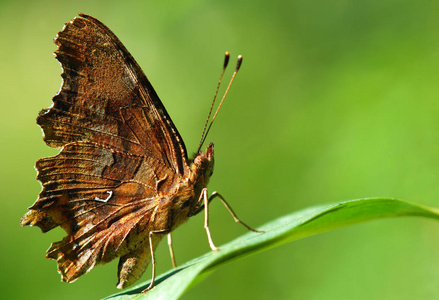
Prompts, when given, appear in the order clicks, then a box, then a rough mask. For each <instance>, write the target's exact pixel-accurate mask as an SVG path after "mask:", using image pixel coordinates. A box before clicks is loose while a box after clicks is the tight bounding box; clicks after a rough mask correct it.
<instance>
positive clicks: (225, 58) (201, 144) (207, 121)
mask: <svg viewBox="0 0 439 300" xmlns="http://www.w3.org/2000/svg"><path fill="white" fill-rule="evenodd" d="M229 59H230V54H229V52H226V54H225V57H224V64H223V70H222V72H221V76H220V79H219V81H218V85H217V87H216V91H215V96H213V101H212V105H211V106H210V110H209V114H208V116H207V119H206V123H205V124H204V128H203V133H202V134H201V140H200V145H199V146H198V150H197V153H198V152H200V150H201V147H202V146H203V142H204V140H205V138H204V134H205V133H206V129H207V124H209V119H210V116H211V114H212V111H213V106H214V104H215V100H216V97H217V96H218V91H219V88H220V85H221V82H222V81H223V76H224V72H225V71H226V68H227V65H228V64H229Z"/></svg>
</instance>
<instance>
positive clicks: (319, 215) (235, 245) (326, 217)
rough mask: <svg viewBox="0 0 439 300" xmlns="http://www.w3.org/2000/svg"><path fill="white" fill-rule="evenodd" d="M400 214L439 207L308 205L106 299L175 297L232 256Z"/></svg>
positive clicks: (390, 202)
mask: <svg viewBox="0 0 439 300" xmlns="http://www.w3.org/2000/svg"><path fill="white" fill-rule="evenodd" d="M399 216H421V217H426V218H434V219H439V210H437V209H433V208H429V207H425V206H421V205H418V204H414V203H410V202H406V201H402V200H397V199H385V198H367V199H358V200H350V201H345V202H340V203H336V204H329V205H321V206H316V207H311V208H307V209H304V210H301V211H298V212H295V213H292V214H289V215H287V216H284V217H281V218H279V219H277V220H274V221H272V222H270V223H267V224H265V225H264V226H262V227H260V228H258V229H260V230H263V231H264V232H263V233H254V232H249V233H247V234H244V235H242V236H241V237H238V238H237V239H235V240H233V241H231V242H230V243H227V244H225V245H222V246H221V247H220V251H215V252H213V251H212V252H209V253H207V254H205V255H203V256H201V257H198V258H196V259H194V260H192V261H190V262H188V263H186V264H184V265H182V266H180V267H178V268H176V269H173V270H170V271H168V272H166V273H164V274H162V275H160V276H158V277H157V278H156V286H155V287H154V288H153V289H152V290H150V291H148V292H147V293H144V294H143V293H141V291H142V290H143V289H144V288H146V287H147V286H148V284H149V281H148V282H145V283H142V284H140V285H138V286H136V287H134V288H131V289H128V290H126V291H124V292H121V293H118V294H115V295H113V296H110V297H108V298H106V299H113V300H116V299H117V300H122V299H123V300H127V299H130V300H131V299H178V298H179V297H180V296H181V295H182V294H183V293H184V292H185V291H186V290H187V289H188V288H189V287H190V286H191V285H193V284H194V283H195V282H198V281H199V280H201V279H202V278H204V277H205V276H206V275H208V274H209V273H210V272H212V271H213V270H214V269H215V268H216V267H218V266H220V265H221V264H224V263H226V262H229V261H231V260H232V259H236V258H238V257H242V256H244V255H249V254H252V253H256V252H260V251H263V250H266V249H268V248H272V247H275V246H278V245H282V244H285V243H287V242H291V241H294V240H298V239H300V238H304V237H307V236H311V235H314V234H317V233H321V232H325V231H329V230H332V229H336V228H340V227H343V226H348V225H352V224H356V223H361V222H365V221H369V220H374V219H381V218H389V217H399Z"/></svg>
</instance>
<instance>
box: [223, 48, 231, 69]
mask: <svg viewBox="0 0 439 300" xmlns="http://www.w3.org/2000/svg"><path fill="white" fill-rule="evenodd" d="M229 59H230V54H229V52H227V51H226V54H225V56H224V66H223V68H224V69H225V68H227V65H228V64H229Z"/></svg>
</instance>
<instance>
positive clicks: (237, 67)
mask: <svg viewBox="0 0 439 300" xmlns="http://www.w3.org/2000/svg"><path fill="white" fill-rule="evenodd" d="M241 64H242V55H238V62H237V63H236V71H238V70H239V68H240V67H241Z"/></svg>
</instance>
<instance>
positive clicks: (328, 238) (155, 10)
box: [0, 0, 439, 299]
mask: <svg viewBox="0 0 439 300" xmlns="http://www.w3.org/2000/svg"><path fill="white" fill-rule="evenodd" d="M78 12H83V13H87V14H91V15H92V16H94V17H96V18H98V19H100V20H101V21H102V22H103V23H105V24H106V25H107V26H109V27H110V28H111V29H112V30H113V31H114V32H115V33H116V35H117V36H118V37H119V38H120V39H121V41H122V42H123V43H124V44H125V46H126V47H127V48H128V49H129V51H130V52H131V53H132V54H133V56H134V57H135V58H136V60H137V62H138V63H139V64H140V66H141V67H142V68H143V70H144V72H145V73H146V74H147V76H148V77H149V79H150V81H151V82H152V84H153V86H154V87H155V89H156V91H157V93H158V94H159V95H160V97H161V99H162V101H163V102H164V104H165V106H166V108H167V110H168V112H169V113H170V115H171V116H172V118H173V120H174V123H175V124H176V126H177V127H178V129H179V131H180V133H181V135H182V136H183V138H184V139H185V142H186V146H187V148H188V151H189V152H193V151H195V150H196V147H197V145H198V141H199V138H200V134H201V131H202V126H203V122H204V120H205V117H206V114H207V111H208V108H209V106H210V102H211V98H212V96H213V93H214V90H215V87H216V84H217V79H218V76H219V72H220V70H221V65H222V60H223V53H224V52H225V51H230V53H231V55H232V64H233V63H234V61H233V59H234V58H235V57H236V56H237V55H238V54H242V55H243V56H244V62H243V65H242V68H241V71H240V74H238V77H237V79H236V82H235V84H234V86H233V87H232V89H231V92H230V94H229V97H228V99H227V100H226V103H225V105H224V106H223V108H222V111H221V113H220V115H219V117H218V119H217V121H216V123H215V126H213V128H212V130H211V133H210V135H209V137H208V141H214V142H215V146H216V147H215V155H216V156H215V158H216V168H215V174H214V176H213V178H212V180H211V184H210V186H209V187H210V189H211V191H213V190H218V191H220V192H221V193H222V194H223V195H225V196H226V198H227V199H228V201H229V202H230V203H231V205H232V207H233V208H234V209H235V211H236V212H237V213H238V215H239V216H240V217H241V218H242V219H243V220H245V221H246V222H247V223H249V224H250V225H252V226H258V225H261V224H263V223H265V222H267V221H269V220H272V219H274V218H277V217H279V216H282V215H284V214H287V213H289V212H292V211H295V210H298V209H301V208H305V207H308V206H312V205H317V204H322V203H331V202H338V201H342V200H348V199H354V198H360V197H378V196H380V197H397V198H401V199H405V200H409V201H415V202H418V203H421V204H425V205H432V206H437V207H439V201H438V199H439V197H438V196H439V189H438V183H439V170H438V169H439V153H438V150H439V122H438V120H437V119H438V115H439V101H438V100H439V84H438V82H439V18H438V12H439V2H434V1H419V2H414V1H396V0H394V1H392V0H387V1H378V0H375V1H347V0H346V1H343V0H339V1H327V0H314V1H312V0H311V1H310V0H301V1H242V0H234V1H227V0H225V1H202V0H190V1H176V0H168V1H141V0H139V1H89V0H87V1H84V0H77V1H53V0H52V1H49V0H47V1H32V2H29V1H24V0H18V1H17V0H16V1H12V0H10V1H1V2H0V36H1V42H0V43H1V47H0V66H1V68H0V76H1V77H0V85H1V109H0V114H1V117H0V130H1V148H0V151H1V153H0V154H1V155H0V170H1V174H0V176H1V178H0V179H1V180H0V193H1V194H0V197H1V201H2V202H1V209H0V210H1V218H0V266H1V267H0V268H1V272H0V282H1V289H0V298H2V299H29V298H31V299H97V298H102V297H104V296H107V295H110V294H112V293H115V292H117V290H116V288H115V284H116V270H117V262H116V261H114V262H112V263H110V264H108V265H106V266H100V267H97V268H96V269H94V270H93V271H92V272H90V273H89V274H87V275H85V276H83V277H82V278H80V279H79V280H78V281H76V282H75V283H72V284H66V283H62V282H60V276H59V274H58V273H57V272H56V263H55V262H53V261H48V260H46V259H45V258H44V256H45V251H46V249H48V247H49V245H50V243H51V242H54V241H57V240H60V239H61V238H62V237H63V236H64V232H63V231H61V230H60V229H57V230H53V232H49V233H46V234H44V235H43V234H41V232H40V230H39V229H38V228H28V227H27V228H21V227H20V225H19V221H20V218H21V216H22V215H23V214H24V213H25V212H26V211H27V209H26V208H27V207H28V206H30V205H31V204H32V203H33V202H34V201H35V199H36V197H37V194H38V192H39V191H40V185H39V183H38V182H37V181H36V180H35V176H36V172H35V170H34V168H33V165H34V162H35V160H37V159H38V158H40V157H44V156H49V155H53V154H55V153H56V151H54V150H53V149H50V148H49V147H47V146H46V145H45V144H44V143H43V141H42V139H41V132H40V129H39V127H38V126H37V125H36V124H35V118H36V116H37V114H38V112H39V110H40V109H42V108H46V107H48V106H49V105H50V104H51V98H52V97H53V96H54V95H55V94H56V92H57V91H58V89H59V86H60V84H61V77H60V76H59V74H60V73H61V68H60V65H59V64H58V62H57V61H56V60H55V59H54V57H53V55H52V54H51V53H52V52H53V51H54V50H55V49H56V48H55V45H54V44H53V43H52V40H53V38H54V37H55V35H56V33H57V32H58V31H59V30H61V28H62V26H63V24H64V23H66V22H68V21H69V20H70V19H72V18H73V17H75V16H76V14H77V13H78ZM230 74H231V70H229V73H227V75H228V76H230ZM227 75H226V78H228V77H227ZM211 230H212V235H213V238H214V240H215V241H216V243H217V244H218V245H221V244H222V243H225V242H227V241H229V240H231V239H233V238H235V237H236V236H238V235H240V234H242V233H245V229H244V228H242V227H241V226H239V225H237V224H235V223H234V222H233V219H232V218H231V217H230V216H229V214H228V213H227V211H226V210H225V209H224V207H222V205H221V204H220V202H215V203H213V205H212V209H211ZM438 232H439V224H438V223H437V222H436V223H435V222H434V221H431V220H423V219H416V218H403V219H393V220H383V221H374V222H370V223H366V224H361V225H356V226H352V227H349V228H345V229H340V230H336V231H334V232H329V233H325V234H322V235H319V236H314V237H311V238H307V239H304V240H301V241H298V242H296V243H291V244H288V245H285V246H282V247H278V248H275V249H271V250H269V251H265V252H263V253H260V254H257V255H253V256H250V257H247V258H244V259H241V260H238V261H235V262H233V263H230V264H228V265H226V266H223V267H221V268H220V269H218V270H216V271H215V272H213V273H212V274H211V275H210V276H208V277H207V278H206V279H205V280H204V281H202V282H200V283H199V284H197V285H196V286H194V287H193V288H192V289H191V290H190V291H189V292H188V293H187V294H186V295H185V297H184V299H439V285H438V279H439V234H438ZM173 237H174V247H175V251H176V257H177V261H178V262H179V263H183V262H185V261H187V260H190V259H191V258H194V257H196V256H198V255H201V254H203V253H205V252H207V251H209V246H208V243H207V239H206V236H205V232H204V229H203V216H202V215H201V214H200V215H199V216H196V217H194V218H193V219H191V220H190V221H189V222H188V223H187V224H185V225H184V226H182V227H180V228H178V229H177V230H176V231H175V233H174V235H173ZM157 261H158V263H157V266H158V271H159V272H163V271H166V270H167V269H169V268H170V267H171V262H170V259H169V254H168V252H167V246H166V242H162V244H161V246H160V247H159V249H158V253H157ZM150 274H151V272H150V269H148V270H147V272H146V273H145V275H144V277H143V278H142V280H147V279H149V277H150Z"/></svg>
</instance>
